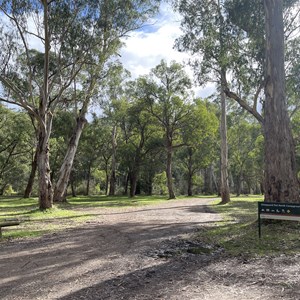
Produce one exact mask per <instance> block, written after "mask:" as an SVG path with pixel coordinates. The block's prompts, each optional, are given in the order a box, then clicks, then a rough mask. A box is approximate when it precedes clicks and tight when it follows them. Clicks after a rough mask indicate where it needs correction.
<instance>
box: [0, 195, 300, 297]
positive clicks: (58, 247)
mask: <svg viewBox="0 0 300 300" xmlns="http://www.w3.org/2000/svg"><path fill="white" fill-rule="evenodd" d="M210 201H212V199H198V198H194V199H187V200H186V199H185V200H172V201H168V202H164V203H160V204H155V205H151V206H144V207H131V208H96V209H95V208H93V209H92V210H91V209H84V208H80V210H84V211H86V213H92V214H94V215H95V218H94V219H93V220H92V221H88V222H85V223H82V224H80V225H79V226H77V227H75V228H70V229H67V230H65V231H61V232H56V233H53V234H48V235H44V236H42V237H39V238H26V239H13V240H8V241H3V242H1V243H0V266H1V272H0V298H1V299H5V300H12V299H14V300H16V299H28V300H33V299H43V300H46V299H64V300H66V299H70V300H73V299H85V300H88V299H90V300H95V299H112V300H119V299H137V300H143V299H149V300H150V299H151V300H153V299H168V300H169V299H174V300H175V299H178V300H185V299H186V300H192V299H199V300H206V299H211V300H215V299H224V300H234V299H239V300H243V299H247V300H251V299H264V300H268V299H270V300H271V299H272V300H277V299H284V300H287V299H295V300H296V299H300V283H299V281H300V265H299V262H300V260H299V259H300V255H298V254H296V255H285V254H282V255H281V256H273V257H272V256H269V257H262V258H261V257H257V258H251V259H246V258H245V257H244V256H243V255H241V256H238V257H233V256H229V255H227V254H226V253H225V252H224V251H223V249H222V248H220V247H217V246H214V247H212V246H211V245H206V244H204V243H202V242H201V239H200V238H198V239H195V237H196V235H197V232H198V236H199V232H201V230H207V228H208V227H211V226H216V224H217V223H218V221H221V216H220V215H219V214H217V213H214V212H212V211H211V209H210V208H209V206H208V204H209V203H210ZM57 222H59V220H57ZM200 236H201V235H200Z"/></svg>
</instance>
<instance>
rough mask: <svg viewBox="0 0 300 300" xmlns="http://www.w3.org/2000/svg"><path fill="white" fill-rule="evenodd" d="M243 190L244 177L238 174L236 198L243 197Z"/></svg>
mask: <svg viewBox="0 0 300 300" xmlns="http://www.w3.org/2000/svg"><path fill="white" fill-rule="evenodd" d="M241 190H242V175H241V174H238V175H237V178H236V196H237V197H238V196H240V195H241Z"/></svg>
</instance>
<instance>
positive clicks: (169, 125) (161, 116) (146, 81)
mask: <svg viewBox="0 0 300 300" xmlns="http://www.w3.org/2000/svg"><path fill="white" fill-rule="evenodd" d="M140 85H141V88H142V90H143V93H144V94H141V97H143V98H144V101H145V102H146V107H147V110H148V111H149V112H150V113H151V114H152V115H153V116H154V117H155V118H156V120H157V121H158V123H159V125H160V126H161V128H162V130H163V132H164V147H165V150H166V174H167V186H168V192H169V198H170V199H173V198H175V193H174V187H173V180H172V158H173V152H174V150H175V149H177V148H179V147H182V146H183V145H185V144H184V142H183V141H182V135H181V132H182V130H183V129H184V126H185V124H186V123H188V122H189V115H190V112H191V104H190V98H189V95H190V94H191V90H190V88H191V81H190V79H189V78H188V76H187V74H186V73H185V72H184V70H183V66H182V65H180V64H178V63H176V62H174V61H173V62H171V63H170V65H169V66H168V64H167V63H166V62H165V61H161V63H160V64H159V65H157V66H156V67H155V68H154V69H152V71H151V73H150V76H148V77H144V78H141V80H140Z"/></svg>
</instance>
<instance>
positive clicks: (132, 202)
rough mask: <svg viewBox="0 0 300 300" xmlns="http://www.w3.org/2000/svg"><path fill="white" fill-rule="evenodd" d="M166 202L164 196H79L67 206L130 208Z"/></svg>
mask: <svg viewBox="0 0 300 300" xmlns="http://www.w3.org/2000/svg"><path fill="white" fill-rule="evenodd" d="M164 201H166V197H165V196H136V197H134V198H128V197H127V196H88V197H87V196H79V197H73V198H69V199H68V204H67V205H68V206H69V207H72V208H76V207H77V208H79V207H106V208H116V207H132V206H143V205H151V204H157V203H160V202H164Z"/></svg>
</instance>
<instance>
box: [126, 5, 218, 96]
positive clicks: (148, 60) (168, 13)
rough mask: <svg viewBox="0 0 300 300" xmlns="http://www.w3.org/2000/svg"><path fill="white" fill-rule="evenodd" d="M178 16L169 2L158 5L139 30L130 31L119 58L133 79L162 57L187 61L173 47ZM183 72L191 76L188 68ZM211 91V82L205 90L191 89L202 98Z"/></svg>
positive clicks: (178, 30) (168, 60)
mask: <svg viewBox="0 0 300 300" xmlns="http://www.w3.org/2000/svg"><path fill="white" fill-rule="evenodd" d="M180 19H181V17H180V15H179V14H178V13H175V12H174V11H173V10H172V8H171V7H170V5H168V4H164V5H161V8H160V13H159V14H158V16H157V17H156V18H154V19H152V20H151V21H150V22H151V23H149V24H148V25H145V26H144V27H143V29H142V30H139V31H135V32H132V33H131V34H130V36H129V37H128V38H127V39H126V40H125V41H124V42H125V46H124V48H123V49H122V51H121V61H122V63H123V65H124V67H125V68H126V69H127V70H129V71H130V72H131V74H132V77H133V78H136V77H138V76H140V75H145V74H148V73H149V72H150V70H151V69H152V68H154V67H155V66H156V65H158V64H159V63H160V61H161V60H162V59H164V60H166V61H167V62H168V63H169V62H170V61H172V60H175V61H177V62H180V63H185V62H187V61H188V59H189V55H188V54H187V53H182V52H179V51H177V50H176V49H174V43H175V40H176V38H178V37H179V36H180V35H181V34H182V31H181V29H180ZM186 72H187V73H188V75H189V76H190V78H191V79H192V77H193V72H192V70H191V69H190V68H189V67H186ZM213 90H214V88H213V87H212V86H211V85H209V86H208V87H206V88H205V89H202V88H199V87H195V88H194V92H195V95H197V96H202V97H206V96H209V95H210V94H211V93H212V91H213Z"/></svg>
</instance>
